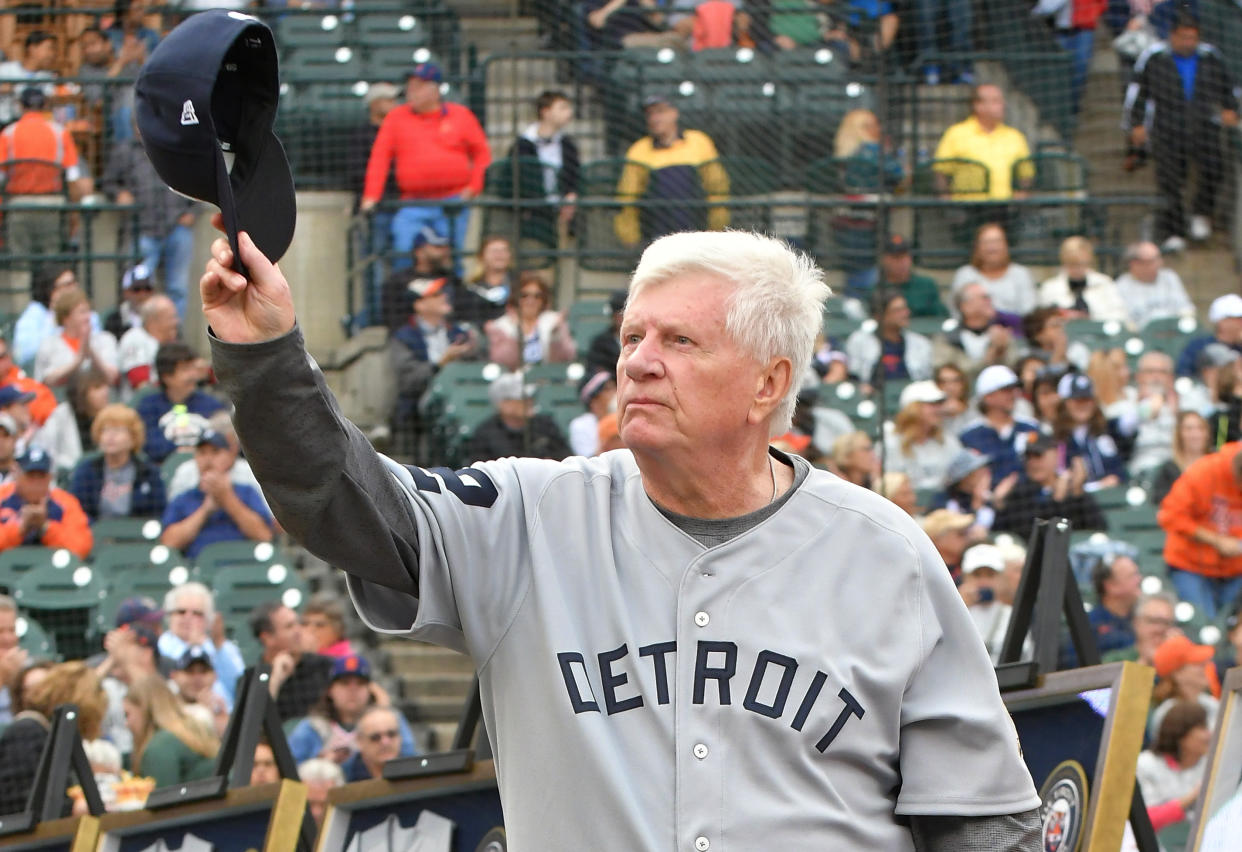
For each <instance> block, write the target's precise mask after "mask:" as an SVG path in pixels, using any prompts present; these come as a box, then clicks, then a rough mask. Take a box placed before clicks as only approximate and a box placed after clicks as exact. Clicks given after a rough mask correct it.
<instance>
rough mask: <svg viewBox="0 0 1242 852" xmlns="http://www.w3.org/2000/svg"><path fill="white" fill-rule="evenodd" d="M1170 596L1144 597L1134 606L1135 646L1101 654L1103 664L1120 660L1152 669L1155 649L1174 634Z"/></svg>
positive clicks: (1166, 594) (1159, 593)
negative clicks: (1137, 663)
mask: <svg viewBox="0 0 1242 852" xmlns="http://www.w3.org/2000/svg"><path fill="white" fill-rule="evenodd" d="M1173 603H1174V601H1173V597H1172V595H1170V594H1169V593H1167V592H1158V593H1156V594H1154V595H1143V596H1142V597H1141V598H1139V602H1138V603H1137V604H1136V605H1135V607H1134V620H1133V622H1132V623H1133V628H1134V644H1133V645H1131V646H1130V647H1128V648H1121V649H1118V650H1116V651H1109V652H1108V653H1107V654H1103V655H1101V656H1102V657H1103V660H1104V662H1106V663H1115V662H1120V661H1123V660H1130V661H1132V662H1139V663H1142V664H1143V665H1145V666H1155V664H1156V663H1155V659H1156V649H1157V648H1159V647H1160V645H1161V643H1163V642H1164V640H1165V639H1167V638H1169V636H1171V635H1172V634H1173V632H1174V629H1175V627H1176V625H1177V622H1176V621H1175V620H1174V618H1173Z"/></svg>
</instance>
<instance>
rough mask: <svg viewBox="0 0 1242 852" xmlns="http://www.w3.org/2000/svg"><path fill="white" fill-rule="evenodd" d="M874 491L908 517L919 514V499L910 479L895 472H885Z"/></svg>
mask: <svg viewBox="0 0 1242 852" xmlns="http://www.w3.org/2000/svg"><path fill="white" fill-rule="evenodd" d="M876 491H877V492H878V493H879V495H880V496H881V497H884V498H886V499H887V500H888V501H889V502H890V503H892V504H893V505H895V506H896V507H897V508H899V509H901V511H903V512H905V513H906V514H907V515H909V516H910V517H912V518H913V517H915V516H916V515H918V514H919V508H920V507H919V505H918V502H919V498H918V494H917V493H916V492H915V490H914V485H913V484H912V483H911V482H910V477H908V476H906V475H905V474H904V473H899V472H897V471H895V470H890V471H885V473H884V475H883V476H882V477H880V482H879V484H878V485H877V487H876Z"/></svg>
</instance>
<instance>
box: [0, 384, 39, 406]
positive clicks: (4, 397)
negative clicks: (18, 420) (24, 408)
mask: <svg viewBox="0 0 1242 852" xmlns="http://www.w3.org/2000/svg"><path fill="white" fill-rule="evenodd" d="M34 398H35V395H34V391H24V390H22V389H21V388H19V387H18V386H17V385H5V386H4V387H0V408H8V407H9V406H10V405H13V404H15V403H18V402H30V400H32V399H34Z"/></svg>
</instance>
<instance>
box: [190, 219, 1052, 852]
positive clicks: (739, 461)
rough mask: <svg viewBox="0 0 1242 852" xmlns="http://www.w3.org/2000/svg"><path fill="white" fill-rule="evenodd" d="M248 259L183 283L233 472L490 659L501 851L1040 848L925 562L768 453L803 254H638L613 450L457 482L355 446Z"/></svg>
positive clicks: (940, 588) (795, 326)
mask: <svg viewBox="0 0 1242 852" xmlns="http://www.w3.org/2000/svg"><path fill="white" fill-rule="evenodd" d="M240 239H241V243H240V246H241V248H240V251H241V257H240V260H241V261H242V262H243V263H244V264H245V267H246V268H247V269H248V270H249V271H250V275H251V276H252V277H251V278H250V279H247V278H245V277H243V276H242V275H240V274H238V273H236V272H233V271H231V270H230V268H229V267H230V265H231V263H232V260H233V259H232V257H231V256H230V252H229V248H228V243H227V242H226V241H224V240H217V241H216V242H215V243H214V244H213V246H212V260H211V261H209V263H208V266H207V271H206V273H205V275H204V276H203V278H202V281H201V287H202V292H203V304H204V305H205V313H206V316H207V321H208V322H209V323H210V325H211V327H212V329H213V330H214V332H215V334H216V335H218V337H216V338H215V339H214V340H213V344H212V345H213V363H214V364H215V365H216V370H217V372H218V374H219V375H220V377H221V380H222V381H223V382H224V385H225V387H226V389H227V391H228V393H229V394H230V396H231V397H232V398H233V400H234V401H235V403H236V406H237V426H238V432H239V434H240V435H241V436H242V440H243V442H244V443H245V445H246V448H247V452H248V454H249V456H250V459H251V463H252V464H253V465H254V467H255V471H256V473H257V474H258V475H259V479H260V481H261V482H262V483H263V487H264V489H265V491H266V492H267V493H268V495H269V496H270V497H271V499H272V503H273V505H274V506H277V507H278V512H279V513H280V516H281V522H282V523H283V524H284V525H285V527H286V528H287V529H289V530H290V532H291V533H292V534H293V535H294V536H295V538H297V539H298V540H299V541H301V542H302V543H303V544H305V546H306V547H307V548H308V549H309V550H311V551H312V552H313V553H315V554H317V555H318V556H319V557H321V558H322V559H324V560H325V561H327V562H328V563H330V564H332V565H336V566H339V567H343V568H345V569H347V570H348V571H349V572H351V576H350V577H349V580H348V582H349V588H350V592H351V595H352V597H353V599H354V602H355V605H356V606H357V607H358V609H359V611H360V613H361V614H362V615H363V617H364V618H365V620H366V621H367V623H368V624H370V625H372V626H373V627H375V628H378V629H380V630H382V631H385V632H388V633H393V634H399V635H409V636H413V637H418V638H423V639H429V640H432V641H435V642H439V643H443V644H446V645H448V646H450V647H453V648H457V649H460V650H463V651H468V652H469V653H470V654H472V655H473V656H474V658H475V659H476V660H479V661H485V663H483V664H482V665H481V668H480V680H481V691H482V695H483V712H484V715H485V717H486V719H487V724H488V731H489V733H490V735H491V737H492V740H493V742H494V744H495V748H496V753H497V762H498V763H499V764H500V765H502V766H505V767H506V768H507V771H506V772H505V773H504V774H503V775H502V779H501V782H500V794H501V799H502V801H503V802H504V805H505V826H506V829H507V831H508V833H509V836H510V838H511V840H512V843H513V845H514V847H515V848H516V847H518V846H522V845H526V846H539V847H541V848H547V849H570V848H578V847H579V846H580V845H581V838H582V837H584V836H594V837H598V836H607V837H609V838H611V840H610V843H612V844H613V845H614V846H617V847H618V848H620V847H625V848H635V849H640V848H641V849H655V848H662V847H668V846H669V845H670V843H672V842H673V839H674V838H675V839H676V844H677V846H678V848H692V849H697V850H707V849H713V850H717V852H723V850H729V849H733V850H745V849H758V848H778V849H792V848H798V847H806V846H807V844H808V843H810V844H812V845H820V846H827V847H838V846H839V847H840V848H857V849H886V850H898V849H904V850H911V849H914V848H915V846H916V843H920V842H921V839H922V838H924V837H931V838H934V840H933V841H930V842H931V843H932V844H933V845H934V846H935V847H936V848H945V849H949V848H961V846H962V845H963V844H964V843H965V842H966V840H965V838H966V837H967V836H970V837H972V838H975V837H979V836H980V835H981V834H982V833H986V834H987V835H988V836H989V840H988V841H986V845H988V846H989V848H994V847H995V846H1001V847H1004V848H1015V847H1018V846H1023V845H1024V844H1025V845H1030V844H1032V843H1034V842H1035V838H1036V836H1037V833H1038V817H1037V814H1036V811H1035V808H1036V807H1037V806H1038V804H1039V798H1038V796H1037V795H1036V794H1035V790H1034V787H1033V785H1032V783H1031V780H1030V776H1029V773H1028V772H1027V770H1026V769H1025V767H1024V765H1023V763H1022V760H1021V758H1020V756H1019V754H1018V744H1017V738H1016V737H1015V736H1014V734H1013V728H1012V725H1011V723H1010V722H1009V720H1008V718H1007V715H1006V713H1005V710H1004V706H1003V704H1002V702H1001V701H1000V697H999V694H998V690H997V687H996V681H995V679H994V677H993V676H992V673H991V667H990V663H989V661H988V658H987V654H986V652H985V651H984V649H983V646H982V643H980V642H979V640H978V637H977V635H976V633H975V630H974V627H973V626H972V625H971V623H970V619H969V617H968V616H967V614H966V613H965V612H964V610H963V608H962V605H961V601H960V598H959V596H958V594H957V591H956V589H955V588H954V586H953V582H952V580H951V578H950V577H949V575H948V572H947V571H946V570H945V567H944V562H943V560H942V559H941V558H940V557H939V555H938V554H937V553H936V551H935V548H934V547H932V545H931V542H930V541H928V539H927V537H926V536H925V535H924V534H923V533H922V532H921V531H920V530H919V529H918V527H917V526H916V525H915V524H914V521H913V520H912V519H911V518H910V517H909V516H908V515H906V514H905V513H904V512H902V511H901V510H900V509H899V508H897V507H896V506H895V505H893V504H891V503H889V502H888V501H886V500H885V499H884V498H883V497H881V496H880V495H878V494H874V493H872V492H870V491H867V490H865V489H861V488H858V487H856V486H853V485H851V484H849V483H846V482H844V481H842V480H841V479H839V478H838V477H835V476H832V475H831V474H828V473H826V472H822V471H817V470H814V469H813V468H812V467H811V465H810V464H809V463H807V462H805V461H803V460H800V459H799V458H797V457H792V456H787V455H785V454H783V453H780V452H774V451H772V450H771V449H770V448H769V444H768V441H769V439H770V438H771V436H773V435H779V434H782V433H783V432H785V431H786V430H787V429H788V428H789V423H790V417H791V414H792V411H793V407H794V401H795V394H796V391H797V384H796V382H795V377H800V376H802V375H803V374H804V373H805V371H806V369H807V365H808V363H809V361H810V358H811V354H812V350H813V348H814V341H815V337H816V335H817V334H818V333H819V330H820V327H821V324H822V305H823V301H824V299H825V298H826V297H827V296H828V289H827V288H826V287H825V286H824V285H823V283H822V279H821V273H820V272H819V270H817V269H816V268H815V267H814V265H813V264H812V263H810V261H809V260H807V259H806V258H805V257H803V256H801V255H798V254H796V253H794V252H792V251H791V250H790V249H789V248H788V247H787V246H786V245H785V244H783V243H781V242H779V241H777V240H774V239H771V238H766V237H761V236H758V235H754V234H746V233H740V232H732V233H727V234H720V233H684V234H676V235H673V236H670V237H667V238H665V239H662V240H660V241H658V242H656V243H653V244H652V245H651V246H650V247H649V248H648V249H647V250H646V252H645V253H644V255H643V258H642V260H641V261H640V263H639V265H638V268H637V269H636V270H635V273H634V276H633V280H632V281H631V284H630V297H629V300H628V303H627V305H626V309H625V319H624V321H623V323H622V327H621V341H622V350H621V357H620V360H619V362H618V367H617V382H618V392H617V398H618V405H617V412H618V420H619V423H620V432H621V437H622V438H623V439H624V441H625V443H626V446H627V447H628V450H626V451H621V452H612V453H607V454H605V455H602V456H598V457H596V458H593V459H583V458H581V457H574V458H572V459H569V460H567V461H564V462H551V461H541V460H532V459H502V460H499V461H494V462H484V463H480V464H478V465H476V466H474V467H470V468H466V469H465V470H462V471H460V472H456V473H455V472H453V471H451V470H448V469H446V468H435V469H433V470H424V469H421V468H416V467H402V466H399V465H396V464H394V463H392V462H389V461H387V460H385V459H383V458H381V457H380V456H378V455H377V454H376V453H375V451H374V450H373V449H372V448H371V446H370V444H369V443H367V441H366V439H365V437H364V436H363V435H362V434H361V432H359V431H358V430H357V429H356V428H355V427H353V426H351V425H350V424H349V422H348V421H347V420H346V419H345V418H344V417H343V416H342V415H341V414H340V411H339V409H338V408H337V407H336V404H335V402H334V401H333V398H332V394H331V393H330V392H329V391H328V390H327V388H326V385H324V383H323V377H322V374H320V373H319V372H318V370H317V369H316V368H315V367H314V364H313V362H311V361H310V359H309V358H308V357H307V355H306V351H305V349H304V347H303V345H302V337H301V334H300V332H299V331H298V330H297V327H296V323H295V317H294V312H293V306H292V298H291V295H290V289H289V285H288V283H287V282H286V281H285V279H284V278H283V276H282V275H281V273H280V272H279V270H278V269H277V268H276V267H275V266H273V265H272V264H271V263H270V262H268V261H267V259H266V258H264V257H263V255H262V254H261V253H260V252H259V251H258V249H257V248H255V246H254V244H253V243H252V242H251V241H250V239H249V237H248V236H246V235H243V236H242V237H241V238H240ZM760 305H762V306H763V307H762V308H760V307H759V306H760ZM760 314H762V316H763V319H764V322H763V323H762V325H760V324H758V323H757V322H756V318H757V317H758V316H760ZM271 375H279V376H281V377H282V380H281V381H280V382H271V381H266V380H265V379H264V377H265V376H271ZM278 412H279V416H277V413H278ZM566 529H570V530H572V531H573V535H570V536H567V535H565V530H566ZM864 566H869V567H866V568H865V570H864ZM855 590H856V591H855ZM855 597H857V605H854V604H852V603H851V600H852V599H853V598H855ZM825 606H829V607H830V608H831V610H832V616H831V617H825ZM877 612H882V613H884V614H885V617H883V618H877V617H876V613H877ZM895 623H898V624H906V625H917V627H915V628H914V629H911V630H897V631H895V630H893V629H892V625H893V624H895ZM825 649H832V650H831V653H829V652H827V651H826V650H825ZM535 705H537V706H538V707H539V708H540V712H539V713H535V714H532V713H530V712H529V708H530V707H531V706H535ZM390 727H395V726H390ZM726 729H727V731H728V735H727V736H726V735H723V734H722V733H721V732H722V731H724V730H726ZM552 741H555V742H557V743H559V744H560V748H562V749H563V750H564V753H566V754H572V755H574V758H573V759H572V760H564V761H562V760H552V761H549V759H548V753H547V749H546V743H548V742H552ZM950 756H951V759H950ZM784 764H788V766H789V767H791V768H792V767H795V766H796V767H797V771H789V772H777V773H776V774H773V772H772V768H773V767H774V766H776V767H778V768H779V767H780V766H782V765H784ZM532 772H534V773H537V774H538V776H539V779H540V783H539V784H537V785H532V784H530V783H529V779H530V777H532V776H531V775H530V773H532ZM636 779H641V782H639V781H637V780H636ZM773 779H775V781H774V780H773ZM676 791H680V792H679V793H678V792H676ZM549 803H552V805H551V806H549ZM993 832H995V833H994V834H993ZM949 835H952V836H953V837H952V838H949V837H948V836H949ZM916 838H919V840H916ZM980 842H981V843H982V842H984V841H980ZM941 843H943V844H944V845H943V846H941ZM925 848H929V847H925Z"/></svg>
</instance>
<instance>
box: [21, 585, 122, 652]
mask: <svg viewBox="0 0 1242 852" xmlns="http://www.w3.org/2000/svg"><path fill="white" fill-rule="evenodd" d="M107 596H108V590H107V587H106V586H105V584H104V583H103V581H102V579H101V578H100V576H99V573H98V572H97V571H95V570H94V569H92V568H91V567H90V566H88V565H83V564H82V563H81V562H78V561H76V560H74V561H72V562H70V563H69V564H66V565H63V566H58V565H55V564H49V565H39V566H36V567H32V568H31V569H30V570H29V571H27V572H26V573H24V574H22V576H21V577H19V578H18V580H17V585H16V588H14V589H13V599H14V600H15V601H16V602H17V606H18V608H19V609H21V610H22V611H24V612H26V613H28V614H32V615H33V616H34V617H35V618H36V619H37V620H38V621H39V623H40V624H42V625H43V626H44V627H45V628H46V629H47V630H49V631H50V632H51V633H52V634H53V635H54V636H55V637H56V638H55V641H56V647H57V649H58V650H59V651H60V652H61V653H62V654H65V655H66V656H68V657H69V658H70V659H82V658H85V657H87V656H89V655H90V654H92V653H93V652H94V651H95V650H96V649H97V648H98V647H99V637H100V636H102V635H103V632H104V625H103V623H102V622H101V621H100V620H99V610H100V606H101V604H102V603H103V602H104V600H105V599H106V598H107Z"/></svg>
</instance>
